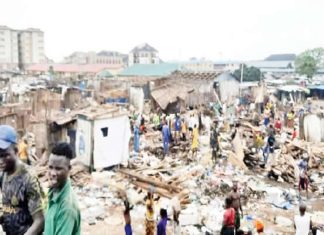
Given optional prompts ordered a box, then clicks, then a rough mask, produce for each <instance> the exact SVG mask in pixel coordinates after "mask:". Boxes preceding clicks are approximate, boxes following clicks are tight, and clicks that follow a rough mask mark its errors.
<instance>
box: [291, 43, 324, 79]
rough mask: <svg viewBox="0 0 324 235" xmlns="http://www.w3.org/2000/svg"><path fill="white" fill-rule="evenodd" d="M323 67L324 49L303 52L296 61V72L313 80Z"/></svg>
mask: <svg viewBox="0 0 324 235" xmlns="http://www.w3.org/2000/svg"><path fill="white" fill-rule="evenodd" d="M322 66H324V48H321V47H318V48H314V49H311V50H306V51H304V52H302V53H301V54H300V55H298V56H297V58H296V61H295V67H296V72H297V73H299V74H301V75H306V76H307V77H308V78H312V77H313V76H314V74H315V73H316V72H317V70H318V68H320V67H322Z"/></svg>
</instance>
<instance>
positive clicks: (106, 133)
mask: <svg viewBox="0 0 324 235" xmlns="http://www.w3.org/2000/svg"><path fill="white" fill-rule="evenodd" d="M101 132H102V137H107V136H108V127H104V128H101Z"/></svg>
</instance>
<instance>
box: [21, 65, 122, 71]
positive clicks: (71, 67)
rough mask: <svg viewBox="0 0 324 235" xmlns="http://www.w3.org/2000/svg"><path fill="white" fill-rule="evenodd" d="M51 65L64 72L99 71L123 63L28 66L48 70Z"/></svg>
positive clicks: (31, 69)
mask: <svg viewBox="0 0 324 235" xmlns="http://www.w3.org/2000/svg"><path fill="white" fill-rule="evenodd" d="M50 66H53V70H54V72H63V73H99V72H101V71H102V70H105V69H108V70H109V69H110V70H118V69H122V68H123V67H122V66H121V65H118V64H115V65H112V64H34V65H30V66H28V67H27V68H26V70H27V71H31V72H48V70H49V68H50Z"/></svg>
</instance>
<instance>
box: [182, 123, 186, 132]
mask: <svg viewBox="0 0 324 235" xmlns="http://www.w3.org/2000/svg"><path fill="white" fill-rule="evenodd" d="M181 132H182V133H186V132H187V125H186V123H185V122H183V123H182V124H181Z"/></svg>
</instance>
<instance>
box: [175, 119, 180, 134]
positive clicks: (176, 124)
mask: <svg viewBox="0 0 324 235" xmlns="http://www.w3.org/2000/svg"><path fill="white" fill-rule="evenodd" d="M175 129H176V131H180V129H181V121H180V118H177V119H176V121H175Z"/></svg>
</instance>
